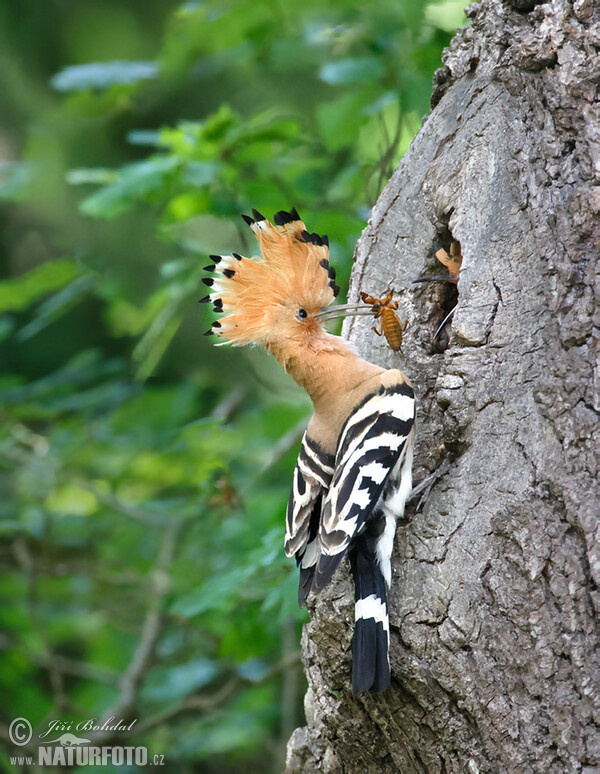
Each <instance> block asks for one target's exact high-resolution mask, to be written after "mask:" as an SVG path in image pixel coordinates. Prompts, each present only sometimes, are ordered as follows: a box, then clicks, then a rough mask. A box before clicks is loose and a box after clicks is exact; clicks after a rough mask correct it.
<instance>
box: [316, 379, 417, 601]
mask: <svg viewBox="0 0 600 774" xmlns="http://www.w3.org/2000/svg"><path fill="white" fill-rule="evenodd" d="M414 420H415V399H414V393H413V390H412V387H411V386H410V385H409V384H407V383H406V382H403V383H400V384H396V385H393V386H390V387H384V386H382V387H381V388H380V389H379V391H378V392H376V393H374V394H371V395H368V396H367V397H366V398H365V399H364V400H363V402H362V403H361V404H360V405H359V406H358V407H357V408H356V409H355V411H353V413H352V415H351V416H350V417H349V419H348V420H347V422H346V424H345V426H344V427H343V428H342V432H341V435H340V441H339V443H338V450H337V453H336V458H335V472H334V475H333V478H332V481H331V486H330V489H329V493H328V495H327V497H326V499H325V501H324V503H323V508H322V514H321V523H320V527H319V534H318V544H319V554H320V556H319V559H318V564H317V567H316V568H315V574H314V578H313V580H312V591H313V592H315V593H317V592H319V591H320V590H321V589H322V588H323V587H324V586H325V585H326V584H327V582H328V581H329V579H330V578H331V576H332V575H333V572H334V571H335V568H336V567H337V565H338V564H339V562H340V560H341V559H342V557H343V556H344V553H345V552H346V549H347V548H348V546H349V544H350V541H351V540H352V538H353V537H354V536H355V535H356V534H358V533H359V532H360V531H361V529H362V528H363V526H364V524H365V522H366V521H367V520H368V519H369V518H370V516H371V514H372V513H373V509H374V508H375V506H376V505H377V502H378V501H379V498H380V497H381V495H382V493H383V491H384V488H385V485H386V483H387V481H388V479H389V477H390V474H391V473H392V472H393V471H394V472H396V471H398V470H399V469H400V465H401V463H402V462H403V460H404V456H405V454H406V450H407V441H408V438H409V436H410V432H411V430H412V427H413V425H414Z"/></svg>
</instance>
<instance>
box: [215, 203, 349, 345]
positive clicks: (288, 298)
mask: <svg viewBox="0 0 600 774" xmlns="http://www.w3.org/2000/svg"><path fill="white" fill-rule="evenodd" d="M252 215H253V216H254V217H252V218H250V217H249V216H247V215H243V216H242V217H243V218H244V220H245V221H246V223H248V225H249V226H250V228H251V229H252V231H253V232H254V234H255V235H256V238H257V240H258V244H259V247H260V251H261V255H260V256H258V257H254V258H246V257H244V256H242V255H239V254H238V253H232V254H231V255H225V256H221V255H211V256H210V257H211V259H212V260H213V262H214V265H212V266H207V267H206V269H207V270H208V271H212V272H213V273H214V274H216V277H210V278H208V277H207V278H205V279H203V282H204V283H205V284H206V285H208V286H209V287H210V289H211V292H210V294H209V295H208V296H206V298H205V299H202V300H203V301H211V302H212V303H213V304H214V308H215V311H217V312H219V313H222V315H223V317H221V319H220V320H218V321H216V322H214V323H213V324H212V327H211V328H210V330H209V331H207V335H208V334H215V335H217V336H218V337H220V338H222V339H223V340H224V342H223V343H225V342H231V343H232V344H233V345H234V346H243V345H244V344H251V343H256V344H261V345H262V346H264V347H266V348H267V349H270V348H272V347H275V346H277V345H279V344H281V342H284V341H287V342H296V343H298V344H302V343H304V342H307V341H308V340H310V338H311V337H313V336H314V335H315V334H316V333H318V332H319V331H321V330H322V328H321V321H320V318H319V315H320V314H321V313H322V310H324V309H325V308H326V307H327V306H328V305H329V304H330V303H331V302H332V301H333V299H334V298H335V296H336V295H337V293H338V290H339V288H338V286H337V285H336V284H335V270H334V269H333V268H332V267H330V265H329V241H328V239H327V236H322V237H321V236H318V235H317V234H310V233H309V232H308V231H307V230H306V227H305V225H304V223H303V222H302V220H301V219H300V217H299V215H298V213H297V212H296V209H295V208H292V210H291V211H290V212H284V211H280V212H278V213H276V215H275V217H274V219H273V220H274V223H270V222H269V221H268V220H266V218H265V217H264V216H263V215H261V214H260V212H257V210H252Z"/></svg>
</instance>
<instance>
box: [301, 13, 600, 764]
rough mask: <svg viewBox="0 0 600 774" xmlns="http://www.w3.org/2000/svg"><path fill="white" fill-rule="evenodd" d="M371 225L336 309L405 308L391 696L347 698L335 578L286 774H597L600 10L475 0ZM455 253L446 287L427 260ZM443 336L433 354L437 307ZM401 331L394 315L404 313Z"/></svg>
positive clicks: (381, 348)
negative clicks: (380, 298) (412, 490)
mask: <svg viewBox="0 0 600 774" xmlns="http://www.w3.org/2000/svg"><path fill="white" fill-rule="evenodd" d="M467 13H468V15H469V16H470V18H471V19H472V26H470V27H467V28H465V29H463V30H461V31H460V32H459V33H458V34H457V35H456V37H455V39H454V40H453V42H452V45H451V46H450V48H449V50H447V51H446V53H445V56H444V62H445V66H444V67H443V68H442V69H441V70H440V71H438V73H437V74H436V81H435V92H434V96H433V100H432V104H433V105H434V110H433V111H432V113H431V115H430V116H429V117H428V119H427V121H426V122H425V123H424V125H423V127H422V129H421V131H420V133H419V134H418V136H417V137H416V138H415V140H414V142H413V144H412V146H411V149H410V151H409V152H408V153H407V155H406V156H405V158H404V159H403V161H402V163H401V164H400V167H399V168H398V170H397V171H396V172H395V174H394V175H393V177H392V179H391V180H390V182H389V184H388V186H387V188H386V189H385V191H384V192H383V193H382V195H381V197H380V199H379V201H378V202H377V204H376V206H375V207H374V209H373V211H372V213H371V218H370V221H369V224H368V226H367V228H366V230H365V232H364V234H363V236H362V238H361V240H360V242H359V244H358V247H357V251H356V265H355V267H354V272H353V278H352V284H351V298H350V300H357V297H358V292H359V290H363V291H368V292H369V293H373V294H380V293H382V292H383V291H385V290H387V289H388V288H394V289H395V290H396V291H397V294H398V295H397V297H398V299H399V300H400V307H401V312H400V313H401V316H402V319H404V317H408V318H409V319H410V327H409V329H408V331H407V333H406V338H405V344H404V347H403V348H404V351H405V354H406V361H405V362H404V363H403V362H402V360H401V358H399V356H398V355H395V354H394V353H392V352H391V350H390V349H388V348H387V346H386V344H385V341H384V340H383V339H377V338H376V337H375V336H374V334H373V333H372V332H371V331H370V327H371V324H372V322H371V321H370V320H368V319H366V318H358V319H357V320H355V321H354V322H352V323H351V324H349V325H348V328H347V332H348V333H349V334H350V338H351V339H352V340H353V341H354V343H355V344H356V346H357V348H358V349H359V351H360V352H361V354H363V355H365V356H367V357H368V358H370V359H372V360H374V361H376V362H379V363H381V364H383V365H386V366H389V367H392V366H398V365H399V366H400V367H401V368H403V370H405V371H406V372H407V374H408V376H409V377H410V379H411V380H412V382H413V384H414V387H415V393H416V395H417V401H418V426H417V441H416V446H417V456H416V462H415V471H414V473H415V483H416V484H418V483H419V482H420V481H422V480H424V479H425V478H426V477H427V476H429V475H430V474H431V473H433V472H434V471H436V470H437V471H438V477H437V478H436V477H433V480H432V482H431V486H430V487H427V488H426V489H425V490H424V493H423V496H422V497H421V498H420V497H416V498H413V500H412V501H411V504H410V507H409V508H408V511H407V514H406V519H405V520H403V521H402V523H400V524H399V525H398V533H397V539H396V550H395V555H394V577H393V584H392V590H391V593H390V611H391V626H392V638H391V664H392V674H393V677H392V686H391V688H390V689H389V690H388V691H387V692H386V693H384V694H369V695H360V696H359V697H358V699H354V698H353V697H352V694H351V690H350V661H351V654H350V637H351V632H352V619H353V597H352V592H351V584H350V580H349V575H348V570H347V568H341V569H340V570H339V571H338V573H336V577H335V578H334V581H333V582H332V584H331V586H330V587H328V588H327V589H325V591H324V592H323V593H322V594H321V596H320V597H319V598H318V600H317V602H316V604H315V605H314V608H313V609H312V611H311V618H312V620H311V622H310V623H309V624H308V625H307V626H306V627H305V632H304V636H303V653H304V663H305V667H306V672H307V675H308V681H309V689H308V693H307V696H306V702H305V703H306V715H307V723H308V725H307V727H305V728H301V729H296V731H295V732H294V734H293V735H292V737H291V739H290V743H289V747H288V769H287V770H288V772H290V773H292V772H293V773H299V772H303V773H308V772H313V771H323V772H331V773H333V772H349V773H352V772H402V774H411V773H412V772H457V773H458V772H460V774H463V773H464V772H467V773H470V774H476V773H477V772H510V773H511V774H512V773H513V772H544V773H546V772H561V773H562V772H585V773H586V774H592V772H596V771H598V770H600V768H599V767H600V732H599V728H598V724H599V718H598V715H599V706H600V703H599V701H598V687H599V686H598V675H599V670H598V663H597V662H598V651H597V650H596V639H595V636H596V635H595V627H596V621H595V607H597V606H598V604H599V599H600V598H599V596H598V591H597V584H598V581H599V580H600V548H599V546H600V541H599V540H598V537H599V515H600V485H599V482H598V468H599V463H600V449H599V444H598V438H599V437H600V426H599V421H598V418H599V412H600V365H599V360H598V349H599V346H598V341H599V337H598V331H599V328H600V307H599V304H598V297H599V295H600V286H599V284H598V278H599V276H600V273H599V272H600V270H599V268H598V267H599V264H598V261H597V260H596V259H597V256H598V247H599V243H600V226H599V224H600V218H599V213H600V187H598V182H599V181H598V177H597V173H598V171H599V165H600V122H599V110H598V102H595V101H594V100H595V98H597V90H598V80H599V74H600V64H599V63H600V59H599V47H600V13H599V10H598V6H597V3H596V1H595V0H577V1H576V2H569V0H551V2H547V3H544V4H539V3H537V2H535V0H511V2H501V1H500V0H483V1H482V2H481V3H480V4H474V5H471V6H470V7H469V8H468V9H467ZM452 239H455V240H458V241H459V242H460V244H461V246H462V254H463V265H462V271H461V274H460V281H459V283H458V291H457V289H456V288H455V287H454V286H453V285H450V284H441V283H433V284H428V285H413V286H411V284H410V283H411V280H413V279H414V278H416V277H418V276H420V275H422V274H427V273H429V274H434V273H435V274H442V273H444V271H445V269H443V267H442V266H441V264H439V263H437V261H436V259H435V257H434V253H435V250H436V249H437V247H436V246H434V244H435V243H436V242H438V243H439V244H441V245H442V246H445V247H446V248H447V247H448V246H449V244H450V241H451V240H452ZM455 303H458V306H457V307H456V311H455V313H454V316H453V318H452V320H451V322H449V323H448V324H447V325H446V326H445V328H444V329H443V332H442V334H441V335H440V336H439V337H438V338H437V339H435V340H434V333H435V331H436V328H437V327H438V325H439V323H440V322H441V320H442V319H443V318H444V316H445V315H446V313H447V312H448V311H449V310H450V309H451V308H452V306H453V305H454V304H455ZM403 312H406V314H403Z"/></svg>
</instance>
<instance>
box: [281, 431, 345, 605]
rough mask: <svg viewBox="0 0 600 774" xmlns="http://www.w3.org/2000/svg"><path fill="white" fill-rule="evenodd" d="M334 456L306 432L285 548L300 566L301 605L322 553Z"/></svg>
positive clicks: (298, 465) (287, 524)
mask: <svg viewBox="0 0 600 774" xmlns="http://www.w3.org/2000/svg"><path fill="white" fill-rule="evenodd" d="M333 463H334V457H333V455H331V454H326V453H325V452H323V450H322V449H321V447H320V446H319V445H318V444H317V443H316V442H315V441H313V440H312V439H311V438H309V436H308V434H307V433H305V434H304V437H303V439H302V444H301V446H300V453H299V454H298V462H297V464H296V469H295V470H294V479H293V483H292V491H291V492H290V499H289V503H288V508H287V514H286V531H285V552H286V554H287V555H288V556H294V555H295V557H296V563H297V564H298V565H299V567H300V587H299V591H298V602H299V604H300V606H302V605H303V604H304V602H305V600H306V596H307V594H308V592H309V591H310V588H311V585H312V578H313V575H314V572H315V567H316V563H317V561H318V559H319V557H320V553H321V552H320V550H319V539H318V533H319V527H320V523H321V506H322V503H323V499H324V496H325V495H326V493H327V490H328V489H329V485H330V483H331V478H332V476H333Z"/></svg>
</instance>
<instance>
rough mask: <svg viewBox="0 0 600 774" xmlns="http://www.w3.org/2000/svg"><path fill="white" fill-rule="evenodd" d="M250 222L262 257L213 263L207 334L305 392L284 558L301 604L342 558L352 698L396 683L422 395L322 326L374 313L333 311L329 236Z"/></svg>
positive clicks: (290, 220)
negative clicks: (350, 615) (393, 591)
mask: <svg viewBox="0 0 600 774" xmlns="http://www.w3.org/2000/svg"><path fill="white" fill-rule="evenodd" d="M252 214H253V218H250V217H249V216H247V215H243V216H242V217H243V218H244V220H245V221H246V222H247V223H248V225H249V226H250V228H251V229H252V231H253V232H254V234H255V235H256V238H257V240H258V244H259V246H260V250H261V253H262V255H261V256H260V257H257V258H246V257H243V256H241V255H239V254H238V253H232V254H231V255H226V256H217V255H211V256H210V257H211V260H212V261H213V262H214V265H211V266H208V267H206V268H207V270H210V271H213V272H214V273H215V274H216V275H217V276H216V277H214V278H213V277H210V278H209V277H206V278H204V279H203V282H204V283H205V284H206V285H208V286H209V287H210V288H211V292H210V294H209V295H208V296H206V298H204V299H202V300H203V301H206V302H209V301H210V302H212V303H213V305H214V309H215V310H216V311H217V312H219V313H222V314H223V317H221V319H220V320H218V321H216V322H214V323H213V324H212V327H211V328H210V330H209V331H207V335H208V334H213V335H216V336H218V337H219V338H221V339H223V340H224V342H223V343H226V342H229V343H231V344H233V345H234V346H243V345H245V344H259V345H261V346H263V347H264V348H265V349H266V350H267V351H268V352H270V353H271V354H272V355H273V356H274V357H275V358H276V359H277V360H278V361H279V363H280V364H281V365H282V366H283V368H284V369H285V370H286V371H287V372H288V373H289V374H291V376H292V377H293V378H294V379H295V381H296V382H297V383H298V384H299V385H300V386H301V387H303V388H304V389H305V390H306V392H307V393H308V395H309V396H310V398H311V400H312V403H313V407H314V413H313V415H312V416H311V418H310V421H309V423H308V427H307V429H306V432H305V434H304V437H303V439H302V443H301V447H300V453H299V455H298V462H297V465H296V469H295V471H294V477H293V483H292V490H291V494H290V498H289V503H288V507H287V514H286V535H285V552H286V554H287V556H289V557H292V556H294V557H295V559H296V562H297V564H298V566H299V568H300V584H299V593H298V601H299V604H300V606H301V607H302V606H303V605H305V603H306V600H307V598H308V596H309V595H310V594H313V595H314V594H318V593H319V592H320V591H321V590H322V589H323V588H324V587H325V586H326V585H327V583H328V582H329V581H330V580H331V577H332V576H333V573H334V572H335V570H336V568H337V566H338V565H339V564H340V562H341V560H342V558H343V557H344V556H345V555H346V554H347V555H348V557H349V559H350V567H351V571H352V576H353V579H354V588H355V627H354V635H353V640H352V650H353V668H352V685H353V690H354V693H355V694H356V693H358V692H360V691H367V690H372V691H383V690H385V689H386V688H387V687H388V686H389V684H390V666H389V638H390V637H389V635H390V632H389V617H388V609H387V595H386V585H387V586H389V585H390V583H391V576H392V571H391V555H392V548H393V543H394V534H395V530H396V519H397V517H398V516H400V515H402V513H403V512H404V506H405V503H406V501H407V499H408V497H409V495H410V492H411V489H412V457H413V439H414V422H415V398H414V393H413V389H412V387H411V385H410V382H409V381H408V379H407V378H406V376H405V375H404V374H403V373H402V372H401V371H399V370H396V369H392V370H385V369H384V368H381V367H380V366H377V365H374V364H373V363H369V362H367V361H366V360H363V359H362V358H361V357H359V356H358V354H356V352H355V351H354V350H353V349H352V347H351V345H350V344H349V343H348V342H347V341H345V340H344V339H342V338H341V337H339V336H334V335H331V334H330V333H328V332H326V331H325V329H324V328H323V325H322V323H323V321H324V320H326V319H329V318H332V317H339V316H345V315H351V314H364V313H366V314H371V309H370V308H369V307H360V308H359V307H353V306H351V305H346V306H339V307H332V308H329V309H328V307H329V305H330V304H331V303H332V301H333V299H334V296H336V295H337V291H338V290H339V288H338V287H337V285H336V284H335V270H334V269H333V268H332V267H331V266H330V265H329V241H328V239H327V237H326V236H322V237H320V236H318V235H317V234H310V233H309V232H308V231H307V230H306V227H305V225H304V223H303V222H302V220H301V219H300V217H299V215H298V213H297V212H296V210H295V208H294V209H292V210H291V212H284V211H281V212H278V213H277V214H276V215H275V217H274V224H272V223H270V222H269V221H268V220H266V219H265V218H264V217H263V216H262V215H261V214H260V213H259V212H257V211H256V210H253V211H252Z"/></svg>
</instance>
